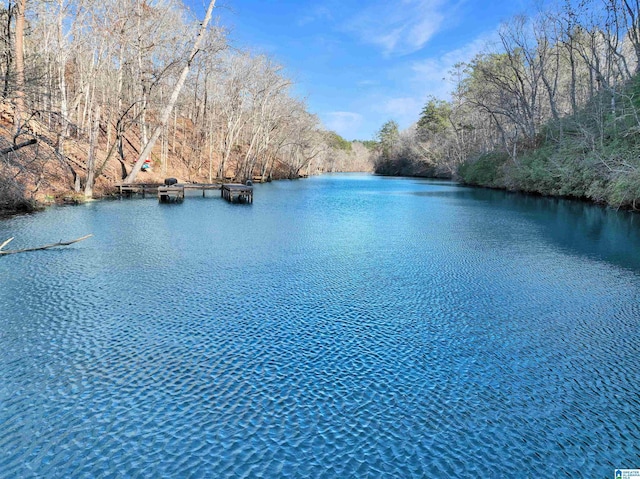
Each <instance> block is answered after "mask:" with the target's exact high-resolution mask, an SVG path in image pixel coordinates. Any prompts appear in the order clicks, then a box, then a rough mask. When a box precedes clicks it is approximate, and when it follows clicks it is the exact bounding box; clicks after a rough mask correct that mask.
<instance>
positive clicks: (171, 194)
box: [116, 183, 253, 203]
mask: <svg viewBox="0 0 640 479" xmlns="http://www.w3.org/2000/svg"><path fill="white" fill-rule="evenodd" d="M211 190H221V196H222V197H223V198H224V199H225V200H227V201H229V202H231V203H236V202H237V203H253V187H252V186H246V185H242V184H236V183H225V184H222V183H176V184H173V185H164V184H160V183H134V184H120V185H116V193H117V194H118V195H119V196H125V197H131V196H138V195H139V196H142V197H143V198H146V197H147V195H154V196H157V197H158V201H160V202H161V203H173V202H181V201H183V200H184V198H185V196H186V193H187V192H189V191H202V197H205V196H206V193H207V191H211Z"/></svg>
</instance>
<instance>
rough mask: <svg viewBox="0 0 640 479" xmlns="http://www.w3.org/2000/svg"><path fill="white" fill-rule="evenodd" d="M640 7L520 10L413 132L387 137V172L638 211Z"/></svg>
mask: <svg viewBox="0 0 640 479" xmlns="http://www.w3.org/2000/svg"><path fill="white" fill-rule="evenodd" d="M639 70H640V2H639V1H638V0H580V1H577V2H576V1H570V0H565V1H564V2H563V3H560V4H556V5H555V6H554V7H553V8H552V9H549V10H540V11H538V12H536V13H535V14H534V15H531V16H524V15H520V16H516V17H514V18H512V19H510V20H509V21H507V22H505V23H504V24H503V25H502V26H501V27H500V29H499V31H498V32H497V40H496V41H495V42H494V43H493V44H492V45H488V46H487V49H486V51H485V52H483V53H480V54H478V55H476V56H475V57H474V58H473V59H472V60H471V61H469V62H467V63H460V64H457V65H455V66H454V68H453V70H452V71H451V72H450V80H451V81H452V83H453V91H452V93H451V98H450V99H449V100H446V101H445V100H441V99H437V98H434V97H430V98H429V99H428V101H427V102H426V104H425V106H424V108H423V110H422V112H421V115H420V118H419V119H418V121H417V122H416V124H415V125H413V126H412V127H411V128H409V129H408V130H406V131H399V130H398V127H397V124H396V123H395V122H393V121H390V122H388V123H386V124H385V125H384V126H383V127H382V129H381V130H380V132H379V134H378V140H379V142H380V147H379V149H378V155H377V159H376V171H378V172H380V173H385V174H417V175H423V176H442V177H456V178H458V179H460V180H462V181H464V182H467V183H470V184H476V185H482V186H490V187H499V188H508V189H512V190H520V191H528V192H536V193H542V194H545V195H563V196H572V197H578V198H588V199H590V200H593V201H597V202H604V203H609V204H612V205H615V206H625V207H632V208H635V207H636V206H640V204H638V205H636V201H637V200H638V199H639V198H640V155H639V153H640V142H639V141H638V138H640V137H639V135H638V133H639V132H640V77H639V75H638V74H639Z"/></svg>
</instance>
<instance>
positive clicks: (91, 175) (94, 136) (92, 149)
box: [84, 106, 100, 198]
mask: <svg viewBox="0 0 640 479" xmlns="http://www.w3.org/2000/svg"><path fill="white" fill-rule="evenodd" d="M99 133H100V106H98V107H96V110H95V112H94V121H93V126H92V127H91V132H90V134H89V157H88V158H87V183H86V184H85V185H84V196H85V198H91V197H92V196H93V183H94V182H95V173H96V149H97V146H98V135H99Z"/></svg>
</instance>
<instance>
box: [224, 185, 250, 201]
mask: <svg viewBox="0 0 640 479" xmlns="http://www.w3.org/2000/svg"><path fill="white" fill-rule="evenodd" d="M220 195H221V196H222V197H223V198H224V199H225V200H227V201H228V202H229V203H253V186H247V185H241V184H239V183H227V184H224V185H222V188H221V189H220Z"/></svg>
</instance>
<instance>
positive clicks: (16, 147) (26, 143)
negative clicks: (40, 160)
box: [0, 138, 38, 155]
mask: <svg viewBox="0 0 640 479" xmlns="http://www.w3.org/2000/svg"><path fill="white" fill-rule="evenodd" d="M36 143H38V140H36V139H35V138H32V139H30V140H27V141H24V142H22V143H18V144H17V145H13V146H11V147H9V148H4V149H3V150H0V155H8V154H9V153H11V152H12V151H16V150H19V149H20V148H24V147H25V146H29V145H35V144H36Z"/></svg>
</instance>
